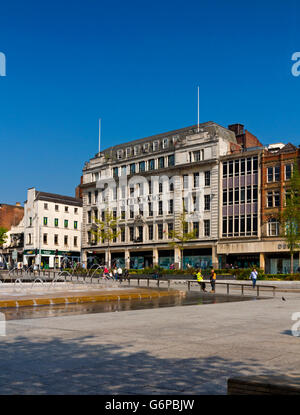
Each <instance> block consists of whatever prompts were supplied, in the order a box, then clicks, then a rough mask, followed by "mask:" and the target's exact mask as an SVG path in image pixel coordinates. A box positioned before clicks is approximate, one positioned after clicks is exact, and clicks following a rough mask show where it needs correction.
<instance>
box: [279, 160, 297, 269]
mask: <svg viewBox="0 0 300 415" xmlns="http://www.w3.org/2000/svg"><path fill="white" fill-rule="evenodd" d="M281 226H282V234H283V237H284V239H285V241H286V243H287V246H288V249H289V251H290V255H291V273H293V269H294V259H293V257H294V253H295V252H296V251H298V250H299V245H300V173H299V166H298V163H297V161H295V162H294V168H293V174H292V178H291V181H290V187H289V188H288V189H287V197H286V206H285V208H284V210H283V212H282V214H281Z"/></svg>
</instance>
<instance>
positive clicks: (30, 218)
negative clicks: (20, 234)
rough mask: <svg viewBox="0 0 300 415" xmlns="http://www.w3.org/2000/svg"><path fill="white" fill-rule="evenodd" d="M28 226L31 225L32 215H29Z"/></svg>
mask: <svg viewBox="0 0 300 415" xmlns="http://www.w3.org/2000/svg"><path fill="white" fill-rule="evenodd" d="M29 226H32V217H31V216H30V217H29Z"/></svg>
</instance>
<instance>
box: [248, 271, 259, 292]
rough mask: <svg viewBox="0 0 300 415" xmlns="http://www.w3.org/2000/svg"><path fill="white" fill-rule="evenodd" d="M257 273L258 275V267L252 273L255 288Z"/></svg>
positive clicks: (251, 277)
mask: <svg viewBox="0 0 300 415" xmlns="http://www.w3.org/2000/svg"><path fill="white" fill-rule="evenodd" d="M257 275H258V273H257V271H256V269H255V268H254V269H253V271H252V272H251V274H250V279H251V280H252V286H253V289H254V288H255V285H256V280H257Z"/></svg>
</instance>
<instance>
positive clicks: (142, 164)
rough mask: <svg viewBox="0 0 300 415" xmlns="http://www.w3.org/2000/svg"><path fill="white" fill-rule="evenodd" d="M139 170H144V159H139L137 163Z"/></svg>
mask: <svg viewBox="0 0 300 415" xmlns="http://www.w3.org/2000/svg"><path fill="white" fill-rule="evenodd" d="M139 171H140V172H141V173H142V172H144V171H145V162H144V161H140V163H139Z"/></svg>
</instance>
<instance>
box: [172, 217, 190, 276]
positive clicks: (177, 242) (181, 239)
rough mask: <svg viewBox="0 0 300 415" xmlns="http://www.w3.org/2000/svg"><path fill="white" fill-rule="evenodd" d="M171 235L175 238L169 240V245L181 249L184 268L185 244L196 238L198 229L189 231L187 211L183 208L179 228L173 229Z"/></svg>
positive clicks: (181, 260)
mask: <svg viewBox="0 0 300 415" xmlns="http://www.w3.org/2000/svg"><path fill="white" fill-rule="evenodd" d="M169 236H170V237H171V238H172V239H173V240H172V241H171V242H169V245H170V246H171V247H173V248H175V247H176V248H179V250H180V268H181V269H182V265H183V250H184V247H185V244H186V243H187V242H189V241H191V240H192V239H195V238H196V230H193V231H192V232H188V222H187V220H186V213H185V210H184V209H183V213H182V214H181V215H180V226H179V229H178V230H173V231H170V232H169Z"/></svg>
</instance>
